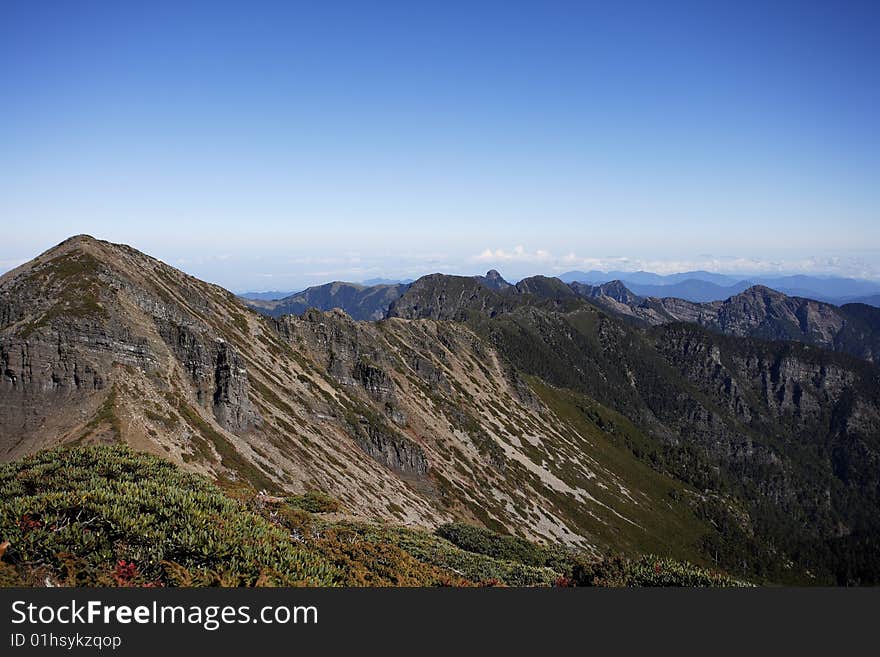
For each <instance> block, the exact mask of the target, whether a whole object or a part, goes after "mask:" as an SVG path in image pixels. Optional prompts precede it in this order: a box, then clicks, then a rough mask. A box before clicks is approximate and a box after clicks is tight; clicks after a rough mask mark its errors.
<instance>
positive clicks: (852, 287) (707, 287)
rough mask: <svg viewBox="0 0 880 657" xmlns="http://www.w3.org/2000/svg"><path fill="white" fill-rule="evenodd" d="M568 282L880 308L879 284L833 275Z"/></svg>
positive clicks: (639, 275)
mask: <svg viewBox="0 0 880 657" xmlns="http://www.w3.org/2000/svg"><path fill="white" fill-rule="evenodd" d="M559 279H560V280H562V281H563V282H565V283H588V284H590V285H601V284H602V283H607V282H609V281H614V280H620V281H623V283H624V284H625V285H626V286H627V287H628V288H629V289H630V290H632V291H633V292H635V293H636V294H639V295H641V296H645V297H677V298H679V299H687V300H688V301H723V300H724V299H727V298H728V297H731V296H733V295H735V294H739V293H740V292H742V291H743V290H746V289H748V288H749V287H751V286H753V285H764V286H766V287H769V288H772V289H774V290H777V291H779V292H782V293H784V294H787V295H789V296H799V297H805V298H808V299H816V300H818V301H825V302H827V303H833V304H837V305H841V304H844V303H853V302H855V303H867V304H869V305H878V300H880V283H877V282H874V281H867V280H863V279H857V278H842V277H834V276H828V277H823V276H804V275H796V276H772V275H754V276H748V277H745V278H743V277H736V276H729V275H726V274H716V273H712V272H707V271H690V272H683V273H679V274H668V275H661V274H653V273H651V272H645V271H637V272H624V271H611V272H601V271H588V272H583V271H569V272H565V273H564V274H560V276H559Z"/></svg>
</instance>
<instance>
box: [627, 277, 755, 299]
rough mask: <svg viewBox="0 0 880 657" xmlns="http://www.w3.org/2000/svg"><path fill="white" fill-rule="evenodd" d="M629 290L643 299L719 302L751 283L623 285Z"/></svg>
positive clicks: (690, 280) (685, 282)
mask: <svg viewBox="0 0 880 657" xmlns="http://www.w3.org/2000/svg"><path fill="white" fill-rule="evenodd" d="M625 284H626V286H627V287H629V289H631V290H632V291H633V292H635V293H636V294H638V295H641V296H643V297H678V298H679V299H687V300H688V301H721V300H724V299H727V298H728V297H732V296H733V295H735V294H739V293H740V292H742V291H744V290H747V289H748V288H749V287H751V285H752V283H751V282H749V281H740V282H739V283H735V284H734V285H729V286H722V285H718V284H717V283H712V282H710V281H701V280H699V279H696V278H689V279H687V280H684V281H681V282H680V283H672V284H669V285H644V284H642V283H632V282H626V283H625Z"/></svg>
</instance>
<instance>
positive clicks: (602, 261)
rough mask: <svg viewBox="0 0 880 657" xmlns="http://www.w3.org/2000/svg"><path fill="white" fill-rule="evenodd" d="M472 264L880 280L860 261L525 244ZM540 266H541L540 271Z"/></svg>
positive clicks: (878, 270) (485, 254)
mask: <svg viewBox="0 0 880 657" xmlns="http://www.w3.org/2000/svg"><path fill="white" fill-rule="evenodd" d="M469 261H470V262H472V263H481V264H497V265H499V266H501V265H511V266H514V265H532V266H535V269H534V272H533V273H548V274H553V273H555V274H561V273H563V272H566V271H571V270H583V271H589V270H598V271H649V272H654V273H657V274H675V273H680V272H687V271H696V270H705V271H711V272H717V273H723V274H730V275H738V274H739V275H743V276H745V275H747V274H774V273H775V274H780V275H791V274H812V275H832V276H848V277H853V278H866V279H875V280H876V279H880V266H878V265H875V264H872V263H869V262H866V261H865V260H863V259H861V258H855V257H853V258H842V257H818V256H809V257H799V258H779V259H771V258H759V257H742V256H714V255H711V254H703V255H700V256H697V257H694V258H686V259H660V258H636V257H628V256H601V257H597V256H580V255H577V254H576V253H574V252H573V251H569V252H568V253H564V254H562V255H554V254H553V253H551V252H549V251H547V250H545V249H536V250H534V251H531V250H529V249H527V248H525V247H524V246H522V245H518V246H516V247H514V248H513V249H505V248H494V249H492V248H486V249H484V250H483V251H482V252H480V253H479V254H477V255H474V256H472V257H471V258H470V259H469ZM537 267H540V269H538V268H537Z"/></svg>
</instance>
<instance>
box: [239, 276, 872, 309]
mask: <svg viewBox="0 0 880 657" xmlns="http://www.w3.org/2000/svg"><path fill="white" fill-rule="evenodd" d="M493 272H494V274H495V275H496V276H497V278H498V279H500V280H502V281H504V279H503V278H501V275H500V274H498V272H497V271H494V270H493ZM490 273H491V272H490ZM480 278H486V277H480ZM557 278H559V280H561V281H562V282H563V283H587V284H589V285H601V284H603V283H609V282H611V281H616V280H619V281H622V282H623V284H624V285H626V287H627V288H628V289H629V290H631V291H632V292H634V293H635V294H637V295H639V296H642V297H658V298H663V297H675V298H678V299H685V300H687V301H697V302H704V301H724V300H725V299H728V298H729V297H732V296H734V295H737V294H739V293H740V292H743V291H745V290H747V289H748V288H750V287H752V286H753V285H764V286H765V287H769V288H771V289H774V290H777V291H778V292H782V293H783V294H787V295H788V296H798V297H804V298H807V299H816V300H817V301H824V302H826V303H833V304H835V305H843V304H846V303H864V304H868V305H869V306H878V307H880V283H877V282H874V281H867V280H863V279H856V278H842V277H822V276H803V275H797V276H768V275H755V276H750V277H747V278H738V277H736V276H730V275H726V274H717V273H713V272H708V271H690V272H683V273H679V274H668V275H662V274H654V273H651V272H645V271H637V272H624V271H609V272H602V271H588V272H582V271H569V272H566V273H564V274H560V275H559V276H558V277H557ZM412 282H413V280H412V279H391V278H371V279H368V280H366V281H362V282H360V283H342V282H340V281H336V282H335V283H333V284H334V285H337V286H339V285H347V286H353V287H357V288H359V289H361V288H365V287H374V286H379V285H409V284H410V283H412ZM484 282H485V283H487V284H488V285H490V286H491V284H492V281H491V280H486V281H484ZM504 284H505V285H510V284H511V283H508V282H507V281H504ZM325 287H326V285H319V286H314V287H310V288H307V289H305V290H302V291H301V292H294V291H290V292H283V291H268V292H245V293H243V294H241V295H239V296H241V298H243V299H249V300H252V301H279V300H281V299H285V298H290V297H299V298H303V299H304V298H311V297H314V299H315V307H317V308H323V307H324V306H325V304H324V302H323V301H322V300H321V299H322V295H321V294H320V293H317V292H314V291H316V290H320V289H322V288H325ZM315 295H317V296H315ZM372 310H375V309H372ZM300 312H301V311H300ZM362 314H363V313H361V312H360V311H355V312H354V314H352V317H355V318H356V319H371V318H372V319H375V318H376V317H377V316H376V315H375V313H373V314H372V315H364V316H360V315H362Z"/></svg>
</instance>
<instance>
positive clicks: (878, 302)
mask: <svg viewBox="0 0 880 657" xmlns="http://www.w3.org/2000/svg"><path fill="white" fill-rule="evenodd" d="M846 303H864V304H867V305H869V306H875V307H877V308H880V294H873V295H871V296H868V297H854V298H852V299H847V300H846Z"/></svg>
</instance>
